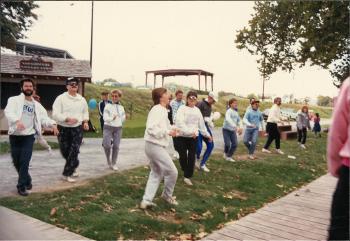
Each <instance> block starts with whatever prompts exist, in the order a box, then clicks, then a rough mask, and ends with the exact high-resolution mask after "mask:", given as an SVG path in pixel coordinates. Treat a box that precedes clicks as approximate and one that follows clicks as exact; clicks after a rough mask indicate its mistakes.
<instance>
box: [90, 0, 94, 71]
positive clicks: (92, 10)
mask: <svg viewBox="0 0 350 241" xmlns="http://www.w3.org/2000/svg"><path fill="white" fill-rule="evenodd" d="M93 36H94V1H91V40H90V68H92V43H93Z"/></svg>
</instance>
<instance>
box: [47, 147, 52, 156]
mask: <svg viewBox="0 0 350 241" xmlns="http://www.w3.org/2000/svg"><path fill="white" fill-rule="evenodd" d="M47 151H48V152H49V156H52V149H51V147H49V148H48V149H47Z"/></svg>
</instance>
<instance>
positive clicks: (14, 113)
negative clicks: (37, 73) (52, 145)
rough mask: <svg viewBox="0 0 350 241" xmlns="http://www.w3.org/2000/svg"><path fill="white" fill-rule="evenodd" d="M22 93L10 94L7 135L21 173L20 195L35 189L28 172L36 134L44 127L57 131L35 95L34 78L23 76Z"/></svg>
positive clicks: (6, 111)
mask: <svg viewBox="0 0 350 241" xmlns="http://www.w3.org/2000/svg"><path fill="white" fill-rule="evenodd" d="M20 86H21V91H22V93H21V94H20V95H17V96H13V97H10V98H9V99H8V101H7V105H6V108H5V111H4V112H5V116H6V118H7V120H8V126H9V130H8V134H9V139H10V146H11V156H12V160H13V164H14V166H15V168H16V170H17V172H18V183H17V191H18V194H19V195H21V196H28V192H27V190H31V189H32V178H31V176H30V174H29V172H28V167H29V162H30V159H31V157H32V152H33V143H34V140H35V138H34V135H35V134H38V133H39V134H41V127H42V126H44V127H51V128H53V131H54V134H55V135H57V134H58V130H57V126H56V122H55V121H53V120H51V119H50V118H49V117H48V116H47V112H46V110H45V108H44V107H43V106H42V105H41V104H40V103H39V102H37V101H36V100H34V98H33V96H32V95H33V81H32V80H31V79H23V80H21V82H20Z"/></svg>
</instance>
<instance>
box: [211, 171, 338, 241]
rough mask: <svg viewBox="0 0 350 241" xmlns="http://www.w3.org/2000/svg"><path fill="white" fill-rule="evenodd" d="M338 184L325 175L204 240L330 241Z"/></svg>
mask: <svg viewBox="0 0 350 241" xmlns="http://www.w3.org/2000/svg"><path fill="white" fill-rule="evenodd" d="M336 181H337V179H336V178H334V177H332V176H330V175H329V174H327V175H324V176H322V177H320V178H318V179H317V180H315V181H313V182H311V183H310V184H308V185H306V186H305V187H303V188H301V189H299V190H297V191H294V192H292V193H290V194H288V195H287V196H285V197H282V198H280V199H278V200H276V201H274V202H272V203H270V204H267V205H266V206H265V207H263V208H261V209H259V210H258V211H257V212H255V213H252V214H249V215H247V216H245V217H243V218H241V219H239V220H237V221H235V222H232V223H229V224H227V225H226V227H224V228H222V229H220V230H218V231H215V232H213V233H212V234H210V235H208V236H207V237H205V238H204V240H282V239H284V240H286V239H287V240H327V233H328V231H327V230H328V225H329V219H330V206H331V199H332V194H333V192H334V188H335V185H336Z"/></svg>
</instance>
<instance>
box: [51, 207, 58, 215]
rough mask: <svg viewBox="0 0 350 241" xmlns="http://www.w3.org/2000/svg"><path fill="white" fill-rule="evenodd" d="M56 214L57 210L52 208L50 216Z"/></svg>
mask: <svg viewBox="0 0 350 241" xmlns="http://www.w3.org/2000/svg"><path fill="white" fill-rule="evenodd" d="M56 213H57V208H52V209H51V212H50V216H53V215H55V214H56Z"/></svg>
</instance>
